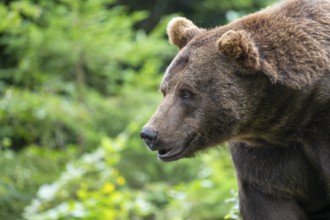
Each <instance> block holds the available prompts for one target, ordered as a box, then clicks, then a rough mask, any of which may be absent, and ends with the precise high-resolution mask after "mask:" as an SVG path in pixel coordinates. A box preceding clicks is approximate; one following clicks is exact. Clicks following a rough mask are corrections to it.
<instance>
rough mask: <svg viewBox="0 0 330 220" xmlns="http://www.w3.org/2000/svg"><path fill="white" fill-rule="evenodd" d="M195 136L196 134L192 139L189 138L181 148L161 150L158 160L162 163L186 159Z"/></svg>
mask: <svg viewBox="0 0 330 220" xmlns="http://www.w3.org/2000/svg"><path fill="white" fill-rule="evenodd" d="M195 136H196V135H195V134H194V135H192V137H191V138H189V139H188V141H187V142H186V143H185V144H183V145H182V146H181V147H174V148H164V149H159V150H158V158H159V159H160V160H162V161H174V160H178V159H181V158H183V157H185V156H186V154H187V153H188V149H189V148H190V147H189V145H190V143H191V142H192V140H193V139H194V138H195Z"/></svg>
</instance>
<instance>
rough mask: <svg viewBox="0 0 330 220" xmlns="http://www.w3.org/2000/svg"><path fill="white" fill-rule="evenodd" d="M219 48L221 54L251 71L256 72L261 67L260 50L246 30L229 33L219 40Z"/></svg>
mask: <svg viewBox="0 0 330 220" xmlns="http://www.w3.org/2000/svg"><path fill="white" fill-rule="evenodd" d="M217 47H218V49H219V51H220V52H221V53H223V54H224V55H226V56H228V57H230V58H231V59H233V60H236V61H238V62H240V63H242V64H243V65H245V66H246V67H247V68H249V69H254V70H256V69H258V68H259V66H260V61H259V52H258V48H257V47H256V46H255V44H254V42H253V40H252V38H251V37H250V35H249V34H248V33H247V32H246V31H244V30H239V31H234V30H230V31H227V32H226V33H225V34H223V35H222V36H221V37H220V38H219V39H218V41H217Z"/></svg>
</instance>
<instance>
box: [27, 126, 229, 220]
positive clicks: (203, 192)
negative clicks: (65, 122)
mask: <svg viewBox="0 0 330 220" xmlns="http://www.w3.org/2000/svg"><path fill="white" fill-rule="evenodd" d="M139 127H140V123H131V124H130V126H129V127H128V129H127V130H126V131H124V132H123V133H121V134H120V135H119V136H118V137H117V138H115V139H113V138H106V137H104V138H103V141H102V143H101V145H100V147H99V148H98V149H97V150H95V151H94V152H91V153H88V154H85V155H83V156H82V157H81V158H80V159H79V160H77V161H75V162H73V163H69V164H68V165H67V168H66V171H65V172H63V173H62V174H61V176H60V177H59V178H58V179H57V180H56V181H55V182H53V183H52V184H50V185H44V186H42V187H40V188H39V191H38V194H37V198H36V199H34V200H33V201H32V203H31V204H30V205H29V206H28V207H26V209H25V213H24V217H25V219H31V220H32V219H33V220H37V219H132V218H134V219H155V218H157V219H187V218H189V219H210V218H211V219H212V218H219V217H221V216H222V217H224V216H225V215H226V214H227V212H228V210H229V209H230V206H231V205H230V204H229V203H225V202H224V200H225V198H228V197H230V196H231V194H230V191H231V190H232V188H233V185H235V184H234V183H235V178H234V173H233V170H232V164H231V162H230V160H229V157H228V154H227V153H226V151H225V150H224V149H222V150H220V151H219V152H215V151H213V152H212V154H209V155H204V156H203V157H201V158H196V159H194V160H181V161H178V162H177V163H171V164H168V163H162V162H160V161H158V160H156V159H155V158H153V159H149V158H150V157H154V156H152V155H151V154H148V155H146V153H145V150H146V149H144V148H145V147H144V146H142V145H143V144H142V141H139V140H137V138H138V130H139V129H138V130H137V128H139ZM137 143H140V144H138V145H137ZM131 144H133V145H131ZM141 148H143V152H141V151H142V149H141ZM131 151H133V152H135V153H136V152H138V151H140V153H137V154H135V153H134V155H133V154H131V153H128V152H131ZM147 158H148V159H147ZM139 159H140V161H139V162H137V160H139ZM145 161H148V162H145ZM137 164H138V165H139V166H137ZM184 171H189V172H187V173H184ZM191 171H195V172H191Z"/></svg>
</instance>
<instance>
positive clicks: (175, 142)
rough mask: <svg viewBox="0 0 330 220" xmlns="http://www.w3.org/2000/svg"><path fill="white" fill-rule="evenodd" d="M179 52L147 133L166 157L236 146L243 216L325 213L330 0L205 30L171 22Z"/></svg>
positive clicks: (285, 6)
mask: <svg viewBox="0 0 330 220" xmlns="http://www.w3.org/2000/svg"><path fill="white" fill-rule="evenodd" d="M167 33H168V35H169V39H170V42H171V43H172V44H174V45H176V46H177V47H178V48H180V51H179V53H178V54H177V55H176V57H175V58H174V60H173V61H172V63H171V64H170V66H169V67H168V68H167V71H166V74H165V76H164V78H163V81H162V83H161V86H160V89H161V91H162V92H163V94H164V100H163V102H162V103H161V104H160V106H159V107H158V109H157V111H156V112H155V114H154V115H153V116H152V118H151V119H150V120H149V122H148V123H147V124H146V126H145V127H144V128H143V130H142V132H141V137H142V138H144V140H145V141H146V143H147V144H148V146H149V148H150V149H151V150H157V151H158V157H159V158H160V159H161V160H164V161H173V160H177V159H180V158H184V157H191V156H193V155H194V153H196V152H199V151H201V150H204V149H207V148H208V147H211V146H214V145H217V144H221V143H223V142H225V141H229V143H230V148H231V154H232V158H233V161H234V164H235V168H236V173H237V178H238V183H239V199H240V209H241V215H242V217H243V219H251V220H259V219H260V220H263V219H267V220H271V219H274V220H280V219H281V220H283V219H287V220H294V219H297V220H298V219H300V220H301V219H311V218H313V216H314V217H315V216H316V215H319V216H321V217H320V218H318V219H327V218H326V217H322V213H321V212H322V210H326V209H327V208H328V207H329V205H330V1H328V0H287V1H284V2H282V3H280V4H277V5H275V6H272V7H269V8H266V9H264V10H262V11H260V12H257V13H254V14H251V15H248V16H246V17H243V18H241V19H239V20H237V21H235V22H232V23H230V24H228V25H225V26H220V27H217V28H214V29H210V30H205V29H200V28H198V27H197V26H195V25H194V24H193V23H192V22H191V21H189V20H187V19H185V18H174V19H173V20H172V21H171V22H170V23H169V25H168V28H167Z"/></svg>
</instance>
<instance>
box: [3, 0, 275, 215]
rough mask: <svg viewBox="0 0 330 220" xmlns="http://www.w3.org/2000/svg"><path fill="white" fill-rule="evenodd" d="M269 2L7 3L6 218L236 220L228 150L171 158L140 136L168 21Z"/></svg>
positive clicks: (219, 15)
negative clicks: (155, 150) (165, 159)
mask: <svg viewBox="0 0 330 220" xmlns="http://www.w3.org/2000/svg"><path fill="white" fill-rule="evenodd" d="M270 2H271V0H232V1H226V0H205V1H198V0H178V1H174V0H154V1H147V0H117V1H116V0H81V1H79V0H19V1H9V0H2V1H0V16H1V19H0V94H1V96H0V151H1V152H0V167H1V177H0V219H6V220H12V219H15V220H16V219H28V220H38V219H40V220H47V219H56V220H57V219H93V220H94V219H96V220H97V219H102V220H103V219H110V220H111V219H137V220H138V219H174V220H175V219H224V218H226V219H236V218H237V204H236V203H237V199H236V188H237V186H236V180H235V173H234V170H233V166H232V162H231V160H230V156H229V154H228V148H227V147H226V146H222V147H218V148H216V149H215V150H211V151H210V152H209V153H207V154H203V155H199V156H198V157H197V158H195V159H183V160H180V161H177V162H173V163H163V162H160V161H159V160H158V159H157V158H156V155H155V153H152V152H150V151H148V150H147V148H146V146H145V145H144V143H143V142H142V141H141V140H140V137H139V131H140V129H141V127H142V126H143V124H144V123H145V122H146V121H147V119H148V118H149V117H150V116H151V114H152V113H153V111H154V110H155V108H156V106H157V105H158V104H159V102H160V101H161V95H160V93H159V92H158V85H159V82H160V80H161V78H162V74H163V72H164V70H165V68H166V66H167V65H168V64H169V62H170V60H171V58H173V57H174V55H175V53H176V52H177V49H176V48H175V47H174V46H171V45H169V43H168V42H167V39H166V34H165V27H166V24H167V22H168V21H169V19H170V18H172V17H174V16H178V15H180V16H186V17H188V18H189V19H191V20H193V21H194V22H195V23H196V24H197V25H199V26H202V27H214V26H216V25H221V24H225V23H228V22H230V21H232V20H234V19H236V18H238V17H240V16H242V15H245V14H247V13H250V12H253V11H256V10H258V9H259V8H262V7H265V6H266V5H268V4H269V3H270Z"/></svg>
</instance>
